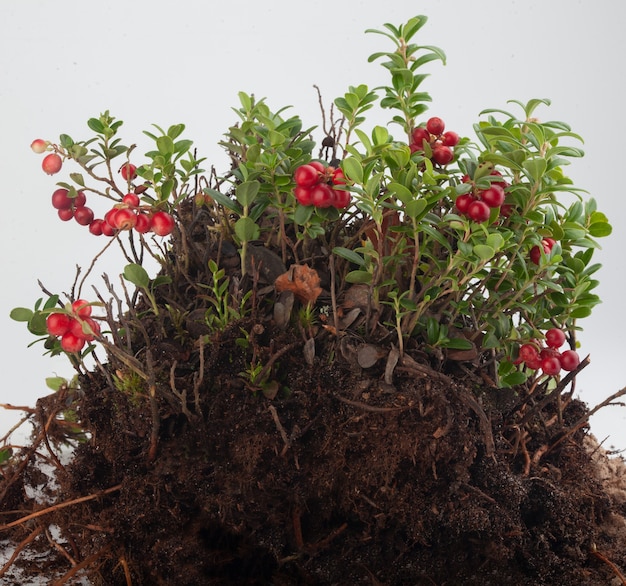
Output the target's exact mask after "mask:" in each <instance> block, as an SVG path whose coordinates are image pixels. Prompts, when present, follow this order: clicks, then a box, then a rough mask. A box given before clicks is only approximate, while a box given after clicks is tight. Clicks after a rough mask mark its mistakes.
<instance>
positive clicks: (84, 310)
mask: <svg viewBox="0 0 626 586" xmlns="http://www.w3.org/2000/svg"><path fill="white" fill-rule="evenodd" d="M72 311H73V312H74V313H75V314H76V315H77V316H78V317H82V318H85V317H89V316H90V315H91V305H89V301H86V300H85V299H77V300H76V301H74V302H73V303H72Z"/></svg>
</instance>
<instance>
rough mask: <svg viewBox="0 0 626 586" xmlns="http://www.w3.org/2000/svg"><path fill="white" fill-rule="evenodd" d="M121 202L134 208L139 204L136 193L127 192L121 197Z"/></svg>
mask: <svg viewBox="0 0 626 586" xmlns="http://www.w3.org/2000/svg"><path fill="white" fill-rule="evenodd" d="M122 203H125V204H126V205H128V206H130V207H132V208H136V207H137V206H139V196H138V195H137V194H136V193H127V194H126V195H125V196H124V197H123V198H122Z"/></svg>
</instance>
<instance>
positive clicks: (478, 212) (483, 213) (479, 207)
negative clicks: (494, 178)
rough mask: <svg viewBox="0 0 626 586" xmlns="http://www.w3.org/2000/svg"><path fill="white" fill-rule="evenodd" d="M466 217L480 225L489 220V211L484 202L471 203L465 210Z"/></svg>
mask: <svg viewBox="0 0 626 586" xmlns="http://www.w3.org/2000/svg"><path fill="white" fill-rule="evenodd" d="M467 215H468V216H469V217H470V218H471V219H472V220H474V222H478V223H479V224H480V223H482V222H485V221H487V220H488V219H489V216H490V215H491V210H490V209H489V206H488V205H487V204H486V203H485V202H484V201H473V202H472V203H471V204H470V205H469V207H468V208H467Z"/></svg>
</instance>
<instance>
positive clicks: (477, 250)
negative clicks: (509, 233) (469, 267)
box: [472, 244, 496, 260]
mask: <svg viewBox="0 0 626 586" xmlns="http://www.w3.org/2000/svg"><path fill="white" fill-rule="evenodd" d="M472 250H473V251H474V254H475V255H476V256H477V257H478V258H480V259H481V260H489V259H490V258H493V256H494V254H495V253H496V251H495V250H494V249H493V248H491V246H487V245H486V244H476V245H475V246H474V248H473V249H472Z"/></svg>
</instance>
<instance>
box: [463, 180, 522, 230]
mask: <svg viewBox="0 0 626 586" xmlns="http://www.w3.org/2000/svg"><path fill="white" fill-rule="evenodd" d="M490 176H492V177H502V173H500V171H498V170H496V169H494V170H493V171H492V172H491V173H490ZM461 181H462V182H463V183H471V184H472V190H471V191H469V192H468V193H463V194H461V195H459V196H457V198H456V201H455V205H456V209H457V210H459V212H460V213H461V214H463V215H465V216H467V217H468V218H470V219H471V220H473V221H474V222H478V223H482V222H486V221H487V220H488V219H489V218H490V217H491V210H492V209H493V208H500V215H501V216H504V217H506V216H509V215H510V214H511V204H505V203H504V198H505V193H504V190H505V189H506V188H507V187H508V185H509V184H508V183H507V182H506V181H505V180H504V179H496V180H492V181H491V183H490V184H489V187H487V188H486V189H478V188H477V187H476V185H475V183H474V181H473V180H472V179H471V177H470V176H469V175H463V177H462V178H461Z"/></svg>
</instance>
